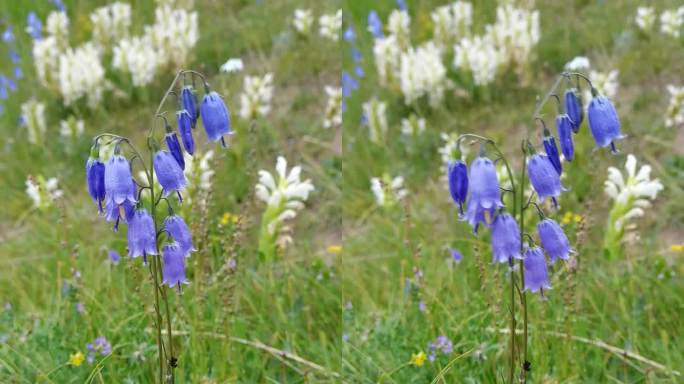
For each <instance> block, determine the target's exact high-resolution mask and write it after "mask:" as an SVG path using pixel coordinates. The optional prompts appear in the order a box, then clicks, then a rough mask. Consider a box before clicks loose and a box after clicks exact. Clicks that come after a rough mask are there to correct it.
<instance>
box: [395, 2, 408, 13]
mask: <svg viewBox="0 0 684 384" xmlns="http://www.w3.org/2000/svg"><path fill="white" fill-rule="evenodd" d="M397 6H398V7H399V9H400V10H402V11H406V10H408V6H407V5H406V0H397Z"/></svg>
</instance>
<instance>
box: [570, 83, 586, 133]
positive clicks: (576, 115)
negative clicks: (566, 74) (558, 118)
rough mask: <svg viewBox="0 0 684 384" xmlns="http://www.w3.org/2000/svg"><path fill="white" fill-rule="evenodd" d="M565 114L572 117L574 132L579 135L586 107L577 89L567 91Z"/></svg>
mask: <svg viewBox="0 0 684 384" xmlns="http://www.w3.org/2000/svg"><path fill="white" fill-rule="evenodd" d="M565 112H566V113H567V114H568V116H569V117H570V121H571V123H572V131H573V132H575V133H577V132H579V128H580V126H581V125H582V120H584V106H583V105H582V95H581V94H580V93H579V92H578V91H577V89H575V88H571V89H568V90H567V91H565Z"/></svg>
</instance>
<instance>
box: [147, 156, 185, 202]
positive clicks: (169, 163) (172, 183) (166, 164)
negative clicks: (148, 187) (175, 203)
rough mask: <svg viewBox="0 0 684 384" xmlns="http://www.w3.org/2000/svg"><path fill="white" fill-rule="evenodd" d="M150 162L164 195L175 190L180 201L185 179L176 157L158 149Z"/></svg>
mask: <svg viewBox="0 0 684 384" xmlns="http://www.w3.org/2000/svg"><path fill="white" fill-rule="evenodd" d="M152 163H153V166H154V171H155V172H156V174H157V180H159V184H161V186H162V188H163V189H164V196H168V195H169V193H171V192H173V191H176V192H178V197H179V198H180V199H181V201H182V198H181V197H180V191H182V190H183V189H184V188H185V185H186V184H187V181H186V180H185V175H184V174H183V170H182V169H181V168H180V166H179V165H178V162H176V159H174V158H173V156H172V155H171V154H170V153H169V152H168V151H164V150H160V151H157V153H156V154H155V155H154V159H153V162H152Z"/></svg>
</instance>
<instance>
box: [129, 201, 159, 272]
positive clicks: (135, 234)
mask: <svg viewBox="0 0 684 384" xmlns="http://www.w3.org/2000/svg"><path fill="white" fill-rule="evenodd" d="M156 254H157V234H156V233H155V232H154V220H153V219H152V216H150V214H149V213H147V210H146V209H137V210H136V211H135V213H134V214H133V217H132V218H131V219H130V220H129V222H128V255H129V256H131V257H138V256H142V257H143V260H144V261H145V262H147V255H156Z"/></svg>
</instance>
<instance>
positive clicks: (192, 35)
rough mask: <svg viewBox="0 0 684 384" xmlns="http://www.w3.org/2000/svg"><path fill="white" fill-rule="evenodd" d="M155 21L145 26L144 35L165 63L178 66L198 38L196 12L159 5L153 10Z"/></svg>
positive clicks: (188, 54)
mask: <svg viewBox="0 0 684 384" xmlns="http://www.w3.org/2000/svg"><path fill="white" fill-rule="evenodd" d="M154 16H155V23H154V24H153V25H151V26H149V25H148V26H146V27H145V35H148V36H149V38H150V39H151V41H152V44H153V47H154V49H155V50H156V51H157V52H158V53H159V55H161V57H162V59H161V61H162V62H163V63H165V64H173V65H174V66H176V67H180V66H182V65H184V64H186V63H187V62H188V60H189V57H190V52H191V51H192V48H194V47H195V44H197V40H199V28H198V24H197V12H190V11H188V10H186V9H182V8H172V7H170V6H168V5H160V6H158V7H157V8H156V9H155V12H154Z"/></svg>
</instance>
